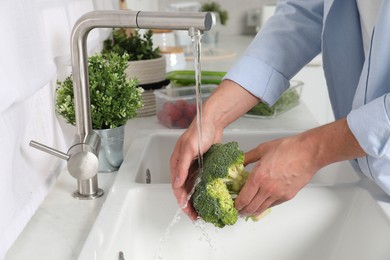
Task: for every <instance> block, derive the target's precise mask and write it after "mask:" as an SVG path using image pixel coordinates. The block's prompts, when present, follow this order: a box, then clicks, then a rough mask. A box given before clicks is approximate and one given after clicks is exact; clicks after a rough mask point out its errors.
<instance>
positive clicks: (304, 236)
mask: <svg viewBox="0 0 390 260" xmlns="http://www.w3.org/2000/svg"><path fill="white" fill-rule="evenodd" d="M294 133H295V132H286V131H283V132H282V131H276V132H260V131H257V132H255V131H253V132H252V131H240V132H236V131H228V132H226V133H225V134H224V136H225V140H224V142H225V141H229V140H237V141H238V142H239V143H240V147H241V148H242V149H243V150H247V149H250V148H253V147H252V145H253V144H254V143H261V142H263V141H266V140H270V139H274V138H278V137H282V136H286V135H290V134H294ZM180 134H181V132H180V131H159V132H157V131H156V132H144V133H143V134H141V135H139V136H138V138H136V139H135V140H134V142H133V143H132V144H131V146H130V148H129V151H128V152H127V154H126V156H125V160H124V163H123V164H122V166H121V168H120V170H119V171H118V173H117V177H116V180H115V182H114V185H113V186H112V188H111V190H110V191H109V194H108V197H107V200H106V202H105V204H104V206H103V208H102V209H101V212H100V214H99V216H98V218H97V220H96V222H95V223H94V226H93V228H92V230H91V232H90V234H89V236H88V239H87V241H86V243H85V245H84V247H83V249H82V251H81V253H80V255H79V259H88V260H90V259H105V260H106V259H118V256H119V252H122V253H123V255H124V259H136V260H152V259H166V260H176V259H186V260H191V259H194V260H195V259H196V260H199V259H202V260H208V259H210V260H211V259H212V260H230V259H232V260H233V259H245V260H252V259H253V260H255V259H256V260H258V259H269V260H279V259H280V260H295V259H296V260H305V259H310V260H312V259H316V260H321V259H324V260H325V259H326V260H329V259H335V260H336V259H337V260H339V259H344V260H348V259H354V260H358V259H362V260H363V259H364V260H367V259H370V260H375V259H378V260H379V259H389V258H390V247H389V246H388V241H390V221H389V218H388V216H387V215H386V214H385V212H384V211H383V209H382V208H381V207H380V206H379V205H378V203H376V200H375V199H374V198H373V197H372V195H371V194H370V193H369V192H368V191H367V190H365V189H364V188H362V187H361V186H362V185H361V181H360V180H361V178H360V176H359V174H358V173H357V172H355V171H354V169H353V168H352V167H351V166H350V164H349V163H348V162H343V163H338V164H334V165H332V166H329V167H326V168H324V169H322V170H321V171H320V172H319V173H318V175H317V176H316V177H315V178H314V179H313V181H312V182H311V183H310V184H309V185H308V186H306V187H305V188H304V189H302V190H301V191H300V192H299V193H298V194H297V196H296V197H295V198H294V199H292V200H290V201H288V202H286V203H283V204H281V205H279V206H276V207H274V208H273V209H272V211H271V212H270V213H269V214H268V215H267V216H265V217H264V218H263V219H261V220H260V221H259V222H252V221H248V222H245V221H244V220H243V219H240V220H239V221H238V223H237V224H236V225H234V226H227V227H225V228H223V229H217V228H215V227H214V226H212V225H210V224H204V223H201V222H197V223H193V222H192V221H190V220H189V219H188V218H187V217H186V216H185V215H184V214H183V213H180V209H179V207H178V204H177V203H176V200H175V198H174V196H173V195H172V191H171V186H170V183H169V179H170V178H169V157H170V153H171V151H172V148H173V146H174V144H175V142H176V140H177V138H178V136H179V135H180ZM146 172H150V176H149V174H146ZM168 227H169V228H168Z"/></svg>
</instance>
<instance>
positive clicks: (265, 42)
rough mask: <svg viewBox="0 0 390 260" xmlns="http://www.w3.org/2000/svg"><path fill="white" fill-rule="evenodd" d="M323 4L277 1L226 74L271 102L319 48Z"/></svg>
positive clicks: (320, 2) (254, 93)
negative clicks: (271, 14) (251, 40)
mask: <svg viewBox="0 0 390 260" xmlns="http://www.w3.org/2000/svg"><path fill="white" fill-rule="evenodd" d="M323 5H324V4H323V0H313V1H305V0H285V1H279V3H278V5H277V8H276V11H275V15H274V16H272V17H271V18H270V19H269V20H268V21H267V23H266V24H265V25H264V26H263V28H262V29H261V30H260V32H259V33H258V34H257V35H256V37H255V39H254V41H253V42H252V44H251V45H250V46H249V47H248V49H247V50H246V52H245V53H244V55H243V56H242V57H240V59H239V60H238V61H237V63H236V64H235V65H234V66H233V67H232V68H231V69H230V70H229V72H228V73H227V75H226V76H225V78H226V79H230V80H232V81H234V82H236V83H238V84H239V85H241V86H242V87H243V88H245V89H246V90H248V91H249V92H250V93H252V94H253V95H255V96H257V97H258V98H260V99H262V101H264V102H266V103H268V104H270V105H272V104H274V103H275V102H276V100H277V99H278V98H279V97H280V95H281V94H282V92H283V91H284V90H286V89H287V88H288V86H289V80H290V79H291V78H292V77H293V76H294V75H295V74H296V73H297V72H298V71H299V70H300V69H301V68H302V67H303V66H304V65H306V64H307V63H308V62H309V61H310V60H311V59H313V58H314V57H315V56H316V55H317V54H318V53H320V51H321V33H322V19H323V8H324V7H323Z"/></svg>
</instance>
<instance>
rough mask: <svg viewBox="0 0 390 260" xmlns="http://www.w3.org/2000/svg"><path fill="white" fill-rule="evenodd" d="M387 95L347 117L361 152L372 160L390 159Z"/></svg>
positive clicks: (389, 103) (389, 123) (389, 100)
mask: <svg viewBox="0 0 390 260" xmlns="http://www.w3.org/2000/svg"><path fill="white" fill-rule="evenodd" d="M388 107H390V99H389V97H388V95H383V96H381V97H379V98H377V99H374V100H373V101H371V102H369V103H367V104H366V105H364V106H361V107H359V108H357V109H355V110H352V111H351V112H350V113H349V114H348V116H347V122H348V126H349V128H350V129H351V131H352V133H353V135H354V136H355V137H356V139H357V140H358V142H359V144H360V146H361V147H362V148H363V150H364V151H365V152H366V153H367V154H368V155H370V156H372V157H374V158H385V159H390V154H389V151H390V138H389V136H390V120H389V114H388V111H387V108H388Z"/></svg>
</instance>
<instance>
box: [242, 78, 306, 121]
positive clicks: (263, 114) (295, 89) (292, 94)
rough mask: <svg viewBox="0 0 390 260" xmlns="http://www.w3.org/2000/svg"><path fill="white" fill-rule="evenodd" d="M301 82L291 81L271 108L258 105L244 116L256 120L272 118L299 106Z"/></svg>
mask: <svg viewBox="0 0 390 260" xmlns="http://www.w3.org/2000/svg"><path fill="white" fill-rule="evenodd" d="M302 87H303V82H301V81H297V80H292V81H291V82H290V87H289V88H288V89H287V90H286V91H285V92H284V93H283V94H282V96H281V97H280V98H279V99H278V101H276V103H275V104H274V105H273V106H268V105H267V104H265V103H262V102H260V103H258V104H257V105H256V106H254V107H253V108H252V109H251V110H249V111H248V112H247V113H246V114H245V116H247V117H256V118H274V117H276V116H278V115H280V114H281V113H284V112H286V111H288V110H290V109H291V108H293V107H296V106H297V105H299V102H300V97H301V93H302Z"/></svg>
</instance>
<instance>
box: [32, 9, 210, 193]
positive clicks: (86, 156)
mask: <svg viewBox="0 0 390 260" xmlns="http://www.w3.org/2000/svg"><path fill="white" fill-rule="evenodd" d="M211 25H212V17H211V15H210V13H204V12H192V13H174V12H143V11H138V12H136V11H93V12H89V13H86V14H84V15H83V16H81V17H80V18H79V20H78V21H77V22H76V24H75V25H74V27H73V31H72V35H71V59H72V76H73V92H74V100H75V110H76V111H75V112H76V130H77V132H76V136H75V139H74V141H73V144H72V145H71V147H70V148H69V150H68V152H67V153H63V152H61V151H58V150H56V149H53V148H51V147H48V146H46V145H43V144H40V143H38V142H35V141H31V142H30V146H32V147H34V148H37V149H39V150H42V151H44V152H47V153H50V154H52V155H54V156H57V157H59V158H61V159H65V160H67V161H68V164H67V167H68V171H69V173H70V175H72V176H73V177H74V178H76V179H77V183H78V189H77V191H76V192H74V194H73V196H74V197H75V198H78V199H94V198H98V197H101V196H102V195H103V194H104V192H103V190H101V189H99V187H98V179H97V172H98V167H99V159H98V154H99V147H100V138H99V136H98V134H96V133H95V132H94V131H93V130H92V119H91V111H90V95H89V78H88V56H87V53H88V52H87V38H88V34H89V32H90V31H91V30H92V29H95V28H139V29H171V30H188V33H189V36H193V35H195V34H198V33H200V32H203V31H208V30H210V28H211Z"/></svg>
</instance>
